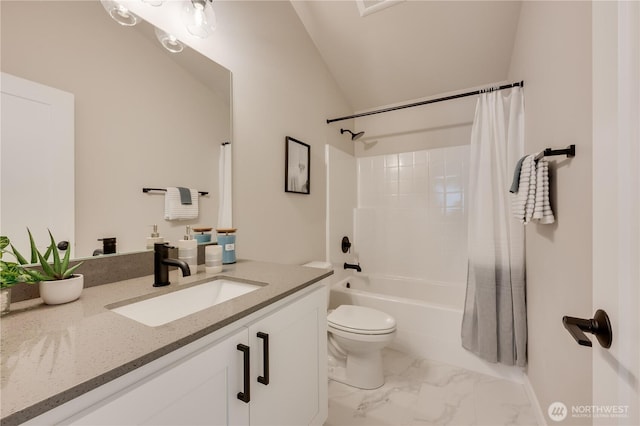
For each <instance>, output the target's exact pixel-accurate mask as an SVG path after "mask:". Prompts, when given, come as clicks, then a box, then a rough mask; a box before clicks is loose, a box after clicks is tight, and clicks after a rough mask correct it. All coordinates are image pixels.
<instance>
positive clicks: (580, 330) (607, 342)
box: [562, 309, 613, 349]
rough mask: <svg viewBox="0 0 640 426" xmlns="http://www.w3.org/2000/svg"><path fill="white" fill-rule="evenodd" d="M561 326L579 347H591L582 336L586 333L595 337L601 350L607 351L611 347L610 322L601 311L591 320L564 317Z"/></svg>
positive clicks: (584, 336) (585, 337) (611, 333)
mask: <svg viewBox="0 0 640 426" xmlns="http://www.w3.org/2000/svg"><path fill="white" fill-rule="evenodd" d="M562 324H563V325H564V328H566V329H567V331H568V332H569V333H570V334H571V336H572V337H573V338H574V339H575V340H576V342H578V344H579V345H582V346H591V345H592V344H591V340H589V339H588V338H587V336H586V335H585V334H584V332H585V331H586V332H588V333H591V334H593V335H595V336H596V338H597V339H598V343H600V346H602V347H603V348H606V349H609V348H610V347H611V342H612V341H613V331H612V330H611V321H609V316H608V315H607V313H606V312H605V311H603V310H602V309H598V310H597V311H596V313H595V314H594V316H593V318H591V319H584V318H575V317H568V316H564V317H562Z"/></svg>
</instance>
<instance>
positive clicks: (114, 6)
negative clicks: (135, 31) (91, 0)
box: [100, 0, 140, 27]
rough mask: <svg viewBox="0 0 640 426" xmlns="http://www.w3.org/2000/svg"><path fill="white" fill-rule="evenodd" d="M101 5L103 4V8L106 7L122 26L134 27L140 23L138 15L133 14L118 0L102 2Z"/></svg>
mask: <svg viewBox="0 0 640 426" xmlns="http://www.w3.org/2000/svg"><path fill="white" fill-rule="evenodd" d="M100 3H102V7H104V10H106V11H107V13H108V14H109V16H111V17H112V18H113V20H114V21H116V22H117V23H118V24H120V25H124V26H125V27H132V26H134V25H135V24H137V23H138V22H140V18H139V17H138V16H137V15H135V14H133V13H131V12H130V11H129V9H127V8H126V7H124V6H123V5H122V4H120V3H119V2H118V1H116V0H100Z"/></svg>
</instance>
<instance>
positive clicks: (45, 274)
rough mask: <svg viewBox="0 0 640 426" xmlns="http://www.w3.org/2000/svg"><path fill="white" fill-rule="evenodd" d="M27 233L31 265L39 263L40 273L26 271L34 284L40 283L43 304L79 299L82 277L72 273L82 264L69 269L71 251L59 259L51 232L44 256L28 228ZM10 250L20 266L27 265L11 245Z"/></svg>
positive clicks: (82, 284) (30, 270)
mask: <svg viewBox="0 0 640 426" xmlns="http://www.w3.org/2000/svg"><path fill="white" fill-rule="evenodd" d="M27 233H28V234H29V244H30V246H31V263H39V264H40V267H41V268H42V271H37V270H34V269H27V270H26V271H27V273H28V274H29V275H30V276H31V278H32V280H33V281H34V282H39V283H40V297H42V300H43V301H44V303H46V304H47V305H58V304H61V303H67V302H72V301H74V300H76V299H77V298H78V297H80V293H82V288H83V287H84V276H83V275H82V274H74V272H75V271H76V269H78V268H79V267H80V265H82V263H83V262H80V263H78V264H76V265H74V266H71V267H69V261H70V258H71V250H70V249H67V250H66V252H65V254H64V257H63V258H62V259H61V258H60V253H59V252H58V245H57V244H56V241H55V239H54V238H53V235H52V234H51V231H49V239H50V241H51V243H50V244H49V246H48V247H47V250H46V251H45V253H44V254H42V253H40V251H39V250H38V248H37V247H36V244H35V242H34V241H33V236H32V235H31V231H30V230H29V228H27ZM11 249H12V250H13V254H14V255H15V256H16V259H17V260H18V262H20V263H21V264H22V265H25V264H27V263H29V262H27V259H25V258H24V256H22V255H21V254H20V253H19V252H18V250H16V248H15V247H14V246H13V245H11ZM50 256H53V263H49V257H50Z"/></svg>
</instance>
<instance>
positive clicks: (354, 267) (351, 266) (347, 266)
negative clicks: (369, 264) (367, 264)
mask: <svg viewBox="0 0 640 426" xmlns="http://www.w3.org/2000/svg"><path fill="white" fill-rule="evenodd" d="M344 269H355V270H356V271H358V272H362V268H361V267H360V263H358V264H357V265H352V264H351V263H347V262H345V263H344Z"/></svg>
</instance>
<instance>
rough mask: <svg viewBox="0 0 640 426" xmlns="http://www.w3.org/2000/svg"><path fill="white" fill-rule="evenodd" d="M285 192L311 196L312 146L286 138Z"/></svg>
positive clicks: (289, 137)
mask: <svg viewBox="0 0 640 426" xmlns="http://www.w3.org/2000/svg"><path fill="white" fill-rule="evenodd" d="M285 147H286V148H285V151H286V152H285V166H284V192H292V193H295V194H311V170H310V168H311V146H309V145H307V144H306V143H304V142H301V141H299V140H297V139H295V138H292V137H291V136H287V137H286V138H285Z"/></svg>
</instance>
